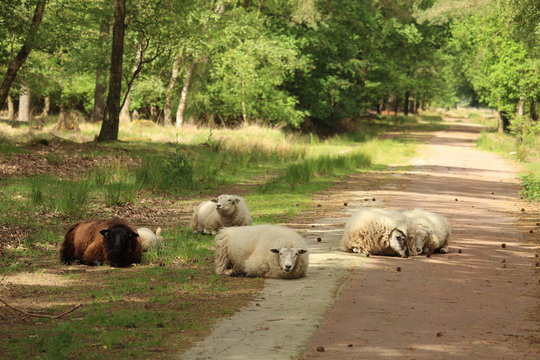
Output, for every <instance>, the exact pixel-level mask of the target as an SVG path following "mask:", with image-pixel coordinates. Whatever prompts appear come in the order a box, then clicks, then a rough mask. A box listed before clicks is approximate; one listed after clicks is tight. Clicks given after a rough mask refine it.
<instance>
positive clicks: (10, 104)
mask: <svg viewBox="0 0 540 360" xmlns="http://www.w3.org/2000/svg"><path fill="white" fill-rule="evenodd" d="M7 108H8V115H7V116H8V120H9V121H12V120H15V105H14V104H13V98H12V97H11V95H8V97H7Z"/></svg>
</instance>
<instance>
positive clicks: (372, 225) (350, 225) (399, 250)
mask: <svg viewBox="0 0 540 360" xmlns="http://www.w3.org/2000/svg"><path fill="white" fill-rule="evenodd" d="M341 249H342V250H344V251H347V252H355V253H361V254H364V255H372V254H373V255H390V256H393V255H399V256H401V257H408V256H409V249H408V247H407V218H406V217H405V215H403V214H402V213H401V212H399V211H395V210H385V209H380V208H371V207H369V208H368V207H366V208H361V209H360V210H359V211H357V212H356V213H354V214H353V215H352V216H351V217H350V219H349V220H348V221H347V223H346V224H345V230H344V233H343V237H342V239H341Z"/></svg>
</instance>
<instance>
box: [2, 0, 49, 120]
mask: <svg viewBox="0 0 540 360" xmlns="http://www.w3.org/2000/svg"><path fill="white" fill-rule="evenodd" d="M46 3H47V0H38V1H37V4H36V8H35V10H34V16H33V17H32V23H31V25H30V30H29V31H28V34H27V35H26V39H25V40H24V43H23V45H22V47H21V49H20V50H19V52H18V53H17V55H16V56H15V58H13V59H12V60H11V63H10V64H9V66H8V69H7V71H6V75H5V76H4V79H3V80H2V84H0V109H1V108H3V107H4V106H5V103H6V99H7V97H8V95H9V90H10V89H11V85H12V84H13V81H14V80H15V77H16V76H17V72H18V71H19V69H20V68H21V66H22V65H23V64H24V62H25V61H26V58H27V57H28V55H29V54H30V51H32V49H33V47H34V46H35V43H36V41H37V35H38V30H39V25H40V24H41V19H42V18H43V13H44V12H45V5H46Z"/></svg>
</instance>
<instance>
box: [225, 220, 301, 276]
mask: <svg viewBox="0 0 540 360" xmlns="http://www.w3.org/2000/svg"><path fill="white" fill-rule="evenodd" d="M308 263H309V257H308V253H307V245H306V242H305V241H304V239H303V238H302V236H300V235H299V234H298V233H297V232H296V231H293V230H291V229H289V228H287V227H284V226H278V225H255V226H242V227H230V228H225V229H222V230H221V231H220V232H219V233H218V235H217V236H216V274H218V275H231V276H238V275H245V276H250V277H266V278H276V279H296V278H300V277H303V276H305V275H306V271H307V268H308Z"/></svg>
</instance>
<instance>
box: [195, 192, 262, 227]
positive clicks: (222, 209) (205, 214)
mask: <svg viewBox="0 0 540 360" xmlns="http://www.w3.org/2000/svg"><path fill="white" fill-rule="evenodd" d="M251 221H252V218H251V214H250V213H249V209H248V207H247V204H246V201H245V200H244V199H243V198H241V197H240V196H236V195H220V196H219V197H218V198H217V199H212V200H210V201H204V202H202V203H200V204H199V205H198V206H197V207H196V208H195V209H194V211H193V217H192V219H191V230H193V232H195V233H203V234H210V235H215V234H216V233H217V232H218V231H219V229H221V228H222V227H228V226H245V225H251Z"/></svg>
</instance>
